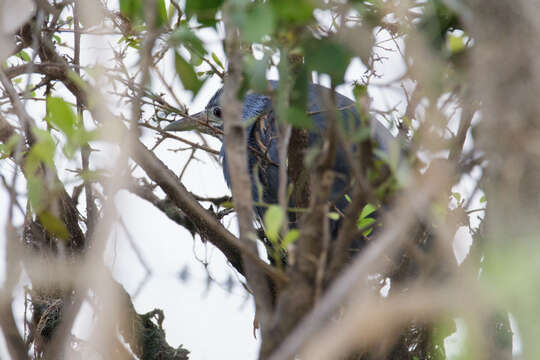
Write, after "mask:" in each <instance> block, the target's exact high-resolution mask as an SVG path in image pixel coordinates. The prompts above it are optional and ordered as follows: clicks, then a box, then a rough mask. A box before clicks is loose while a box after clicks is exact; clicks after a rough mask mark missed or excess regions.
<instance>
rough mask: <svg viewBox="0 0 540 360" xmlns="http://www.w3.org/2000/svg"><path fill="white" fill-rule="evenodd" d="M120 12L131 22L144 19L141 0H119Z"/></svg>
mask: <svg viewBox="0 0 540 360" xmlns="http://www.w3.org/2000/svg"><path fill="white" fill-rule="evenodd" d="M119 1H120V12H121V13H122V15H124V16H126V17H127V18H128V19H129V20H131V21H132V22H134V23H135V22H137V21H141V20H143V19H144V14H143V3H142V0H119Z"/></svg>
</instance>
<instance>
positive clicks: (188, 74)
mask: <svg viewBox="0 0 540 360" xmlns="http://www.w3.org/2000/svg"><path fill="white" fill-rule="evenodd" d="M174 65H175V68H176V73H177V74H178V76H180V80H182V84H183V85H184V88H185V89H186V90H191V91H193V93H194V94H196V93H197V92H198V91H199V89H200V88H201V86H202V84H203V82H202V81H201V80H199V78H198V77H197V74H196V73H195V70H194V69H193V67H192V66H191V65H190V64H189V63H188V62H187V61H186V60H184V58H183V57H182V56H180V54H178V52H175V53H174Z"/></svg>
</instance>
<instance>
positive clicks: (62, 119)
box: [45, 96, 77, 137]
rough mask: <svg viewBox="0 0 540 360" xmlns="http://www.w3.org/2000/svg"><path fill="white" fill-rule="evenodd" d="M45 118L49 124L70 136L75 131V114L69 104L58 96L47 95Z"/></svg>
mask: <svg viewBox="0 0 540 360" xmlns="http://www.w3.org/2000/svg"><path fill="white" fill-rule="evenodd" d="M45 120H46V121H47V123H49V124H50V125H54V127H55V128H57V129H59V130H60V131H62V132H63V133H64V134H66V136H67V137H70V136H72V135H73V133H74V132H75V127H76V124H77V116H76V115H75V113H74V112H73V110H72V109H71V106H70V105H69V104H68V103H67V102H65V101H64V99H62V98H59V97H51V96H49V97H47V114H46V115H45Z"/></svg>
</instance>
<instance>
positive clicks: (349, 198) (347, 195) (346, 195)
mask: <svg viewBox="0 0 540 360" xmlns="http://www.w3.org/2000/svg"><path fill="white" fill-rule="evenodd" d="M345 200H347V202H348V203H349V204H350V203H352V200H351V197H350V196H349V194H345Z"/></svg>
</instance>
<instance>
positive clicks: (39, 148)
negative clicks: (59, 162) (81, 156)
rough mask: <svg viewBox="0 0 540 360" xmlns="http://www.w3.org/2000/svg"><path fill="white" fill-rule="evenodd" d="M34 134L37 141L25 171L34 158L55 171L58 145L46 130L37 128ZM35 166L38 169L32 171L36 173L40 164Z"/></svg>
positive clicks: (31, 150) (34, 129) (29, 154)
mask: <svg viewBox="0 0 540 360" xmlns="http://www.w3.org/2000/svg"><path fill="white" fill-rule="evenodd" d="M32 132H33V133H34V136H36V138H37V141H36V143H35V144H34V145H33V146H32V148H31V149H30V151H29V153H28V157H29V158H30V159H28V158H27V164H26V166H25V170H26V168H27V167H28V165H29V164H28V161H30V160H31V159H32V158H34V159H35V160H37V161H43V162H44V163H45V164H47V165H48V166H49V167H50V168H51V169H53V168H54V154H55V152H56V143H55V142H54V140H53V138H52V136H51V134H49V132H47V131H45V130H41V129H38V128H35V127H34V128H33V129H32ZM35 165H36V167H35V168H34V169H31V170H34V171H35V170H36V168H37V165H39V163H38V164H35Z"/></svg>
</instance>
